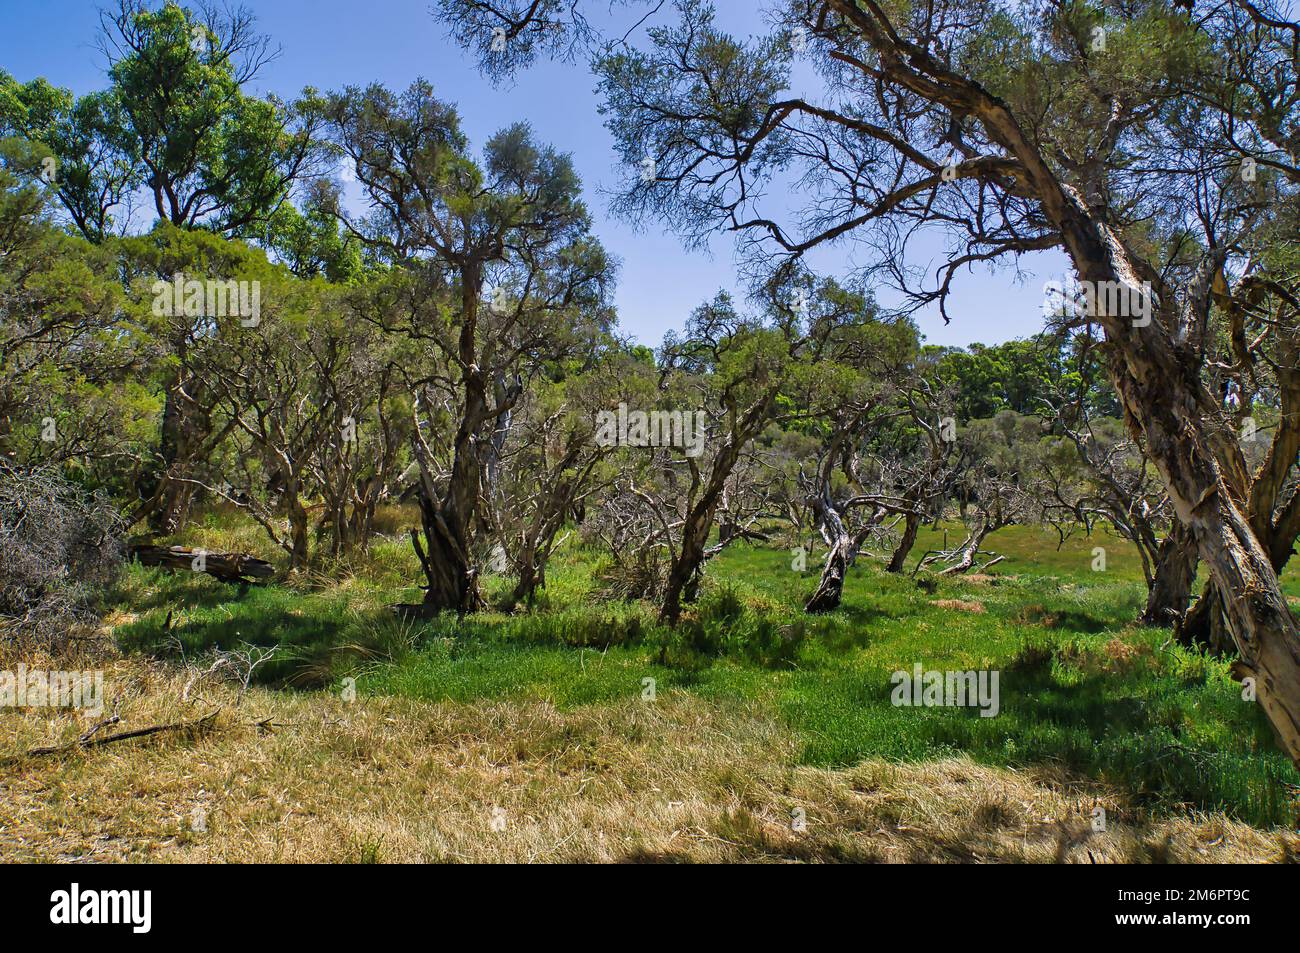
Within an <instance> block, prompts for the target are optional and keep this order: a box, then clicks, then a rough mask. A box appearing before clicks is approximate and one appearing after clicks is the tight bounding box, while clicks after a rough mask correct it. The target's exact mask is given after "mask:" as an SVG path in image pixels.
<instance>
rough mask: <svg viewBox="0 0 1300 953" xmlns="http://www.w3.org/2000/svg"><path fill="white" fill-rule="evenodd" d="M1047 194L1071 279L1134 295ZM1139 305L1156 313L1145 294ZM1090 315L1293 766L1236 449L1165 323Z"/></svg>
mask: <svg viewBox="0 0 1300 953" xmlns="http://www.w3.org/2000/svg"><path fill="white" fill-rule="evenodd" d="M1057 194H1058V196H1059V199H1060V202H1061V203H1062V205H1068V206H1069V207H1068V208H1059V207H1058V208H1052V207H1051V206H1052V205H1053V202H1052V201H1047V202H1045V205H1046V206H1047V207H1048V211H1049V215H1050V217H1051V218H1052V219H1053V220H1055V221H1057V222H1058V223H1059V225H1060V227H1061V230H1062V232H1063V235H1064V238H1065V244H1066V247H1067V249H1068V250H1069V252H1070V255H1071V258H1072V259H1073V261H1074V263H1075V267H1076V268H1077V270H1078V271H1079V274H1080V276H1081V278H1083V279H1084V280H1087V281H1092V282H1114V283H1117V284H1119V285H1121V286H1127V287H1130V288H1135V289H1136V288H1138V287H1140V286H1141V285H1142V282H1141V280H1140V279H1139V278H1138V272H1137V269H1136V268H1135V267H1134V266H1133V265H1132V263H1131V260H1130V259H1129V257H1128V253H1127V250H1126V249H1125V248H1124V247H1123V244H1122V243H1121V241H1120V239H1119V238H1118V237H1116V236H1115V235H1113V234H1111V233H1110V232H1109V231H1108V230H1106V229H1105V228H1104V226H1098V225H1096V224H1095V223H1094V222H1093V221H1092V220H1091V219H1090V218H1088V216H1087V213H1086V212H1084V211H1083V207H1084V206H1083V204H1082V202H1081V201H1080V200H1079V199H1078V198H1077V196H1071V197H1069V198H1067V196H1066V194H1065V192H1064V191H1063V190H1058V193H1057ZM1147 301H1148V303H1149V304H1151V307H1152V311H1155V310H1156V309H1155V306H1154V304H1153V303H1152V302H1151V296H1148V297H1147ZM1098 318H1099V320H1100V322H1101V324H1102V326H1103V327H1104V329H1105V332H1106V340H1107V350H1108V355H1107V356H1108V360H1107V372H1108V375H1109V376H1110V379H1111V383H1112V384H1113V385H1114V387H1115V391H1116V393H1117V394H1118V395H1119V398H1120V401H1121V402H1122V404H1123V407H1124V415H1125V421H1126V423H1127V424H1128V426H1129V429H1130V431H1131V432H1133V433H1134V436H1135V437H1140V438H1142V439H1143V440H1144V441H1145V445H1146V447H1147V452H1148V455H1149V456H1150V458H1151V460H1152V462H1153V463H1154V464H1155V465H1156V467H1157V469H1158V470H1159V471H1160V475H1161V477H1162V479H1163V482H1164V484H1165V486H1166V488H1167V489H1168V491H1169V495H1170V498H1171V499H1172V501H1173V504H1174V508H1175V510H1176V511H1177V513H1178V518H1179V520H1181V521H1182V523H1183V524H1184V525H1185V526H1186V527H1187V528H1188V529H1189V530H1190V531H1191V534H1192V536H1193V538H1194V539H1195V540H1196V545H1197V548H1198V550H1199V552H1200V556H1201V559H1202V560H1204V562H1205V564H1206V567H1207V568H1208V569H1209V571H1210V574H1211V576H1212V578H1213V579H1214V582H1215V584H1216V586H1217V587H1218V588H1219V591H1220V592H1224V593H1227V594H1229V598H1227V599H1225V600H1224V613H1225V619H1226V623H1227V627H1228V630H1229V632H1230V633H1231V635H1232V639H1233V642H1234V643H1235V645H1236V647H1237V653H1238V660H1237V662H1236V663H1235V664H1234V666H1233V673H1234V675H1235V676H1236V677H1237V678H1238V679H1246V678H1250V679H1253V682H1254V685H1255V689H1256V697H1257V699H1258V701H1259V704H1260V705H1261V707H1262V708H1263V709H1264V712H1265V714H1266V715H1267V717H1268V719H1269V721H1270V722H1271V724H1272V725H1273V728H1274V731H1275V733H1276V735H1277V738H1278V741H1279V743H1280V744H1281V746H1282V747H1283V749H1284V750H1285V751H1286V752H1287V754H1288V755H1289V756H1290V757H1291V759H1292V760H1293V761H1294V762H1296V763H1297V764H1300V635H1298V634H1297V630H1296V621H1295V619H1294V618H1293V617H1292V615H1291V611H1290V609H1288V607H1287V603H1286V597H1285V596H1284V595H1283V593H1282V588H1281V586H1280V584H1279V583H1278V578H1277V574H1276V573H1275V572H1274V570H1273V565H1272V562H1271V561H1270V559H1269V554H1268V553H1267V552H1266V550H1265V548H1264V547H1263V546H1261V545H1260V541H1259V539H1257V538H1256V536H1255V533H1254V531H1253V529H1252V527H1251V525H1250V520H1249V519H1248V517H1247V514H1246V509H1245V504H1244V501H1243V496H1244V492H1243V489H1244V487H1245V486H1246V484H1247V479H1246V474H1245V464H1244V461H1243V460H1242V458H1241V453H1240V448H1239V447H1238V446H1237V445H1236V443H1235V441H1234V440H1232V439H1230V437H1229V435H1225V434H1217V433H1215V432H1214V431H1213V430H1212V429H1211V428H1209V427H1207V426H1206V421H1210V420H1213V419H1214V412H1215V404H1214V401H1213V399H1212V398H1211V397H1210V395H1209V394H1208V393H1207V392H1206V390H1205V388H1204V385H1203V384H1202V383H1201V381H1200V377H1199V368H1197V367H1196V366H1195V362H1194V360H1193V359H1192V358H1191V357H1190V356H1188V355H1182V354H1181V353H1180V352H1179V351H1178V350H1177V348H1176V345H1175V343H1174V340H1173V335H1172V333H1171V331H1170V330H1169V328H1170V327H1171V326H1173V325H1174V324H1175V323H1176V322H1177V320H1178V318H1177V316H1176V315H1173V314H1170V313H1167V312H1164V313H1160V312H1157V313H1155V314H1153V315H1152V316H1151V319H1150V320H1149V321H1147V322H1146V323H1145V324H1138V323H1136V322H1135V321H1134V320H1133V319H1132V318H1131V317H1126V316H1122V315H1109V314H1100V315H1098ZM1225 467H1227V468H1228V469H1227V470H1226V471H1225Z"/></svg>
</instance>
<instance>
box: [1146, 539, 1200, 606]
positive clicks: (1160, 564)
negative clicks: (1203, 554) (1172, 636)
mask: <svg viewBox="0 0 1300 953" xmlns="http://www.w3.org/2000/svg"><path fill="white" fill-rule="evenodd" d="M1155 563H1156V566H1155V574H1154V576H1153V577H1152V579H1151V587H1150V589H1149V590H1148V592H1147V605H1146V609H1144V610H1143V612H1142V615H1141V616H1140V617H1139V619H1138V621H1139V622H1141V623H1142V624H1143V625H1156V626H1172V625H1175V624H1176V623H1177V622H1178V621H1179V620H1181V619H1182V618H1183V614H1184V613H1185V612H1186V611H1187V604H1188V603H1189V602H1190V601H1191V598H1192V583H1193V582H1194V581H1195V579H1196V563H1197V556H1196V541H1195V540H1193V539H1192V536H1191V533H1189V532H1188V531H1187V529H1186V528H1185V527H1184V526H1183V524H1182V523H1178V522H1175V523H1174V525H1173V527H1172V528H1171V529H1170V530H1169V534H1168V535H1167V536H1166V537H1165V538H1164V540H1163V541H1162V542H1161V543H1160V548H1159V549H1158V550H1157V551H1156V560H1155Z"/></svg>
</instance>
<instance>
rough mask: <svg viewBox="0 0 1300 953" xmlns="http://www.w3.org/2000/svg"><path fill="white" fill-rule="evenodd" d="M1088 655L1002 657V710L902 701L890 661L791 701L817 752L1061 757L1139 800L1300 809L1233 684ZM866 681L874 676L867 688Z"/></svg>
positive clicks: (1286, 772)
mask: <svg viewBox="0 0 1300 953" xmlns="http://www.w3.org/2000/svg"><path fill="white" fill-rule="evenodd" d="M1079 662H1080V659H1079V657H1078V655H1077V654H1075V655H1073V656H1070V657H1068V658H1067V660H1066V661H1063V660H1062V657H1061V655H1060V654H1059V650H1057V651H1053V650H1046V649H1043V648H1042V647H1037V646H1035V647H1030V648H1027V649H1026V650H1025V651H1024V653H1022V655H1021V656H1020V657H1017V658H1016V659H1013V660H1010V661H1009V663H1007V664H1004V665H1003V666H1002V667H1001V672H1000V679H999V686H998V688H999V692H998V694H999V709H998V712H997V714H996V716H994V717H981V714H980V710H979V709H978V708H977V707H906V706H898V707H896V706H894V705H893V704H892V703H891V694H892V687H891V685H890V684H889V675H888V673H885V672H879V673H859V674H858V677H857V678H854V679H851V680H850V679H840V680H837V684H834V685H830V686H822V688H823V690H822V692H821V693H820V697H818V696H817V695H815V694H814V693H813V692H812V691H810V690H804V691H802V692H800V693H799V694H798V695H794V696H792V697H791V699H789V702H788V703H787V704H786V705H785V706H784V707H785V710H786V713H787V716H788V717H789V718H790V720H791V721H792V722H793V723H794V724H795V726H796V727H798V728H800V729H801V730H803V731H804V732H805V733H806V735H807V736H808V738H809V740H808V742H807V744H806V746H805V750H804V760H805V761H807V762H809V763H813V764H818V765H827V766H841V765H848V764H853V763H856V762H857V761H859V760H861V759H862V758H864V757H892V758H897V759H899V760H923V759H926V758H930V757H934V756H936V755H941V754H945V753H950V752H953V751H961V752H965V753H967V754H969V755H970V756H971V757H973V758H975V759H977V760H980V761H982V762H984V763H986V764H993V765H999V766H1001V765H1020V766H1033V765H1052V766H1056V767H1064V768H1066V769H1068V770H1070V771H1072V772H1074V773H1077V774H1080V775H1082V776H1085V777H1088V778H1092V779H1095V780H1097V781H1100V782H1104V783H1110V784H1116V785H1119V786H1121V787H1123V788H1124V789H1126V790H1127V791H1130V792H1132V794H1133V796H1134V797H1135V799H1136V802H1137V803H1138V804H1140V805H1146V806H1150V807H1171V806H1174V805H1180V804H1190V805H1193V806H1195V807H1197V808H1199V809H1201V810H1207V811H1213V810H1222V811H1224V812H1226V813H1228V814H1229V815H1232V816H1236V817H1239V818H1241V819H1242V820H1245V821H1247V822H1250V823H1254V824H1260V825H1279V824H1280V825H1287V826H1292V825H1294V824H1296V823H1297V821H1298V820H1300V800H1298V799H1297V794H1298V793H1300V791H1298V790H1297V787H1296V786H1297V785H1300V773H1297V771H1296V769H1295V768H1294V767H1293V766H1292V765H1291V764H1290V763H1289V762H1288V761H1287V760H1286V758H1285V757H1283V756H1282V755H1281V753H1280V752H1278V751H1277V750H1276V748H1275V747H1274V746H1273V745H1272V744H1271V742H1270V740H1269V737H1268V735H1269V731H1268V726H1267V723H1266V722H1265V720H1264V718H1263V716H1262V714H1261V713H1260V712H1259V711H1258V709H1257V707H1256V706H1247V705H1245V704H1235V703H1234V701H1233V698H1232V693H1233V692H1234V688H1232V687H1230V686H1227V685H1224V684H1223V683H1222V682H1220V681H1207V680H1204V679H1202V680H1201V681H1200V683H1196V682H1195V681H1194V680H1189V678H1188V677H1187V674H1186V672H1185V671H1184V670H1183V669H1180V668H1178V667H1177V666H1171V665H1167V664H1165V663H1163V662H1161V661H1159V660H1156V659H1154V658H1152V657H1150V656H1147V657H1145V658H1143V659H1139V660H1137V662H1135V663H1132V664H1130V665H1129V667H1127V668H1121V669H1119V670H1105V669H1099V668H1096V666H1095V664H1094V666H1093V669H1092V670H1086V669H1085V668H1081V667H1079ZM1095 662H1096V660H1095V659H1093V660H1091V661H1090V664H1092V663H1095ZM823 677H824V676H823ZM864 680H865V681H866V682H867V683H868V684H872V683H874V684H872V687H871V688H870V689H868V690H866V691H864V690H863V688H864ZM826 695H830V696H832V697H833V698H834V701H833V702H831V703H829V704H828V700H827V698H826ZM814 699H815V700H816V702H817V703H819V705H820V708H819V709H818V708H814V707H813V702H814ZM1207 714H1209V715H1212V716H1213V719H1214V720H1217V721H1219V722H1220V723H1221V724H1220V725H1219V726H1218V727H1219V728H1220V729H1221V730H1220V731H1219V733H1218V734H1217V735H1216V734H1214V733H1213V732H1212V731H1207V730H1206V729H1205V727H1204V723H1205V722H1206V718H1207ZM1198 723H1199V724H1198Z"/></svg>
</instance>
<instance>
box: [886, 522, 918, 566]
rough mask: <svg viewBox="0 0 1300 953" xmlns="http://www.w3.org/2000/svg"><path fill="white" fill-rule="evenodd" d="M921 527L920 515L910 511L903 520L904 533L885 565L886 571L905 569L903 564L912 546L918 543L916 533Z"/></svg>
mask: <svg viewBox="0 0 1300 953" xmlns="http://www.w3.org/2000/svg"><path fill="white" fill-rule="evenodd" d="M920 528H921V517H920V515H918V514H916V513H908V514H907V517H906V518H905V520H904V522H903V535H902V537H901V538H900V539H899V541H898V546H897V547H896V548H895V549H894V555H892V556H890V557H889V565H888V566H886V567H885V572H902V571H903V565H904V563H906V562H907V557H908V555H909V554H910V553H911V552H912V547H913V546H915V545H916V534H917V532H918V531H919V530H920Z"/></svg>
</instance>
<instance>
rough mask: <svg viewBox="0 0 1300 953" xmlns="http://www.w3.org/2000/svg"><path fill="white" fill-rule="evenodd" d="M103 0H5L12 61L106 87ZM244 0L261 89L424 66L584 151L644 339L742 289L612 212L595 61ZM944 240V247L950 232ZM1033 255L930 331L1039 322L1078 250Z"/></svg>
mask: <svg viewBox="0 0 1300 953" xmlns="http://www.w3.org/2000/svg"><path fill="white" fill-rule="evenodd" d="M99 5H100V4H98V3H96V2H94V0H38V2H32V0H0V24H3V31H2V32H0V68H3V69H5V70H7V71H8V72H9V73H10V74H12V75H13V76H15V77H16V78H17V79H18V80H20V81H24V82H25V81H27V80H29V79H33V78H35V77H36V76H45V77H46V78H47V79H49V80H50V81H51V82H53V83H55V84H57V85H60V86H67V87H69V88H71V89H72V90H74V91H75V92H77V93H84V92H87V91H89V90H92V89H98V88H102V87H103V86H104V85H106V79H105V76H104V62H103V58H102V56H101V54H100V53H99V52H98V51H97V50H96V48H95V38H96V36H97V31H98V13H97V8H98V6H99ZM244 5H245V6H247V7H248V8H250V9H251V10H253V11H254V12H255V13H256V15H257V17H258V25H259V28H260V30H261V31H262V32H265V33H269V34H270V35H271V37H272V38H273V40H274V41H275V42H276V43H278V44H279V45H280V46H281V47H282V52H281V55H280V56H279V58H277V59H276V60H275V61H274V62H272V63H270V64H269V65H268V66H267V67H266V68H265V69H264V70H263V71H262V73H261V75H260V76H259V77H258V79H257V80H256V81H255V82H254V84H253V89H254V90H256V91H258V92H269V91H275V92H278V93H280V94H281V95H283V96H286V97H288V96H291V95H292V94H293V93H295V92H297V91H298V90H300V89H301V88H302V87H303V86H306V85H313V86H316V87H317V88H319V89H322V90H326V89H336V88H339V87H342V86H347V85H365V84H367V83H370V82H375V81H378V82H381V83H384V84H386V85H388V86H390V87H393V88H399V89H400V88H402V87H405V86H406V85H407V84H408V83H410V82H411V80H413V79H415V78H416V77H417V76H423V77H424V78H425V79H427V80H429V81H430V82H431V83H432V84H433V86H434V88H435V90H437V92H438V95H439V96H440V97H441V98H443V99H445V100H449V101H451V102H454V103H456V104H457V106H458V107H459V109H460V112H461V115H462V120H463V124H464V128H465V132H466V133H467V134H468V135H469V137H470V139H471V141H472V142H473V143H474V144H475V146H479V145H481V144H482V143H483V142H484V141H485V140H486V139H487V137H488V136H489V135H491V134H492V133H493V132H495V131H496V130H497V129H499V128H501V127H502V126H505V125H508V124H510V123H512V122H516V121H519V120H526V121H528V122H530V123H531V124H532V126H533V128H534V129H535V131H536V133H537V135H538V138H539V139H540V140H541V141H543V142H549V143H551V144H553V145H555V146H556V147H558V148H560V149H562V150H564V151H566V152H570V153H572V154H573V157H574V161H575V164H576V165H577V167H578V170H579V172H580V173H581V175H582V179H583V183H584V185H585V187H586V190H587V197H588V204H589V205H590V206H591V210H592V213H593V215H594V217H595V220H596V227H595V231H596V234H597V235H599V236H600V238H601V240H602V241H603V242H604V243H605V245H606V247H607V248H609V249H610V250H611V251H612V252H613V253H614V254H615V255H617V256H618V257H619V258H620V259H622V262H623V267H622V273H621V277H620V280H619V287H618V291H617V296H616V301H617V305H618V310H619V322H620V325H621V326H622V328H623V329H624V331H625V332H627V333H630V334H632V335H633V336H635V337H636V338H637V339H638V340H640V341H641V342H643V343H645V344H650V345H656V344H658V343H659V342H660V340H661V339H662V337H663V334H664V332H665V331H666V330H668V329H670V328H680V327H681V326H682V324H683V322H684V321H685V319H686V316H687V315H688V314H689V313H690V311H691V309H692V308H694V307H695V306H696V305H697V304H699V303H700V302H702V301H704V300H707V299H708V298H711V297H712V296H713V295H714V294H715V293H716V292H717V290H718V289H719V288H720V287H723V288H729V289H733V290H734V288H735V286H736V280H735V266H734V261H733V258H732V245H731V241H730V239H729V238H725V237H723V238H719V239H718V240H717V241H715V242H714V247H713V254H712V256H706V255H703V254H700V253H698V252H696V253H692V252H687V251H686V250H684V249H683V248H682V246H681V243H680V242H679V241H678V240H677V238H676V237H675V236H673V235H671V234H665V233H663V232H662V231H661V230H659V229H657V228H648V229H645V230H643V231H641V232H639V233H638V232H636V231H634V230H633V229H632V228H631V227H630V226H628V225H627V224H626V223H624V222H621V221H619V220H617V219H614V218H612V217H611V216H610V215H609V214H608V210H607V207H606V199H605V197H604V196H603V195H601V194H600V189H601V188H602V187H611V186H613V185H614V184H615V182H616V181H617V172H616V169H615V164H616V162H617V158H616V156H615V154H614V150H613V142H612V139H611V137H610V135H609V133H608V132H607V131H606V130H605V128H604V126H603V125H602V123H601V118H600V116H599V115H598V114H597V111H596V109H597V105H598V100H597V97H596V95H595V94H594V91H593V88H594V86H595V82H594V80H593V78H592V76H591V74H590V73H589V72H588V71H587V69H586V68H585V67H584V66H582V65H567V64H555V63H541V64H538V65H537V66H535V67H533V68H532V69H530V70H529V71H528V72H526V73H524V74H523V75H521V76H520V77H519V79H518V81H517V82H516V83H515V84H514V85H513V86H510V87H502V88H494V87H493V86H492V84H491V83H489V82H487V81H486V80H484V79H483V78H482V77H481V76H480V75H479V73H478V71H477V69H476V68H475V66H474V64H473V62H472V61H471V60H470V59H469V58H468V57H467V56H466V55H465V54H464V53H462V52H461V50H460V49H459V48H458V47H456V46H455V45H454V44H452V43H451V42H450V41H448V39H447V38H446V36H445V33H444V30H443V28H442V26H441V25H440V24H439V23H438V22H437V21H436V20H435V19H434V18H433V16H432V15H431V14H430V12H429V7H430V3H429V0H244ZM597 5H598V6H601V7H603V6H604V4H593V6H597ZM718 9H719V21H720V23H721V24H722V25H723V26H725V27H727V28H729V29H732V30H733V31H734V32H736V33H739V34H749V33H759V32H766V30H765V25H764V23H763V20H762V17H761V14H760V12H759V11H758V9H757V7H756V5H755V4H754V3H752V2H750V0H720V2H719V3H718ZM353 188H355V186H353ZM932 247H933V251H934V253H935V254H936V255H937V254H938V252H939V247H938V245H934V246H932ZM854 261H855V257H854V249H853V247H852V245H851V244H849V245H845V246H843V247H842V248H839V249H836V250H835V251H834V252H832V253H831V254H829V255H823V256H820V257H819V259H818V260H817V261H816V264H817V266H818V267H820V268H823V269H825V270H826V271H828V272H830V273H836V272H844V271H847V270H848V268H849V267H850V266H851V264H852V263H853V262H854ZM925 263H926V262H924V261H918V262H915V263H914V264H925ZM1022 267H1025V268H1030V269H1033V273H1031V274H1029V275H1027V276H1026V277H1024V278H1023V280H1022V281H1021V282H1019V283H1017V281H1016V280H1015V278H1014V276H1013V275H1012V274H1011V273H1010V272H1007V271H1002V272H997V273H992V274H991V273H989V272H988V271H987V270H983V269H981V270H977V271H975V272H963V273H962V274H961V275H960V276H959V278H958V279H957V281H956V282H955V285H954V294H953V296H952V298H951V299H950V301H949V305H948V311H949V314H950V315H952V319H953V320H952V323H951V324H950V325H948V326H946V327H945V326H944V324H943V322H942V321H941V320H940V319H939V318H938V316H937V314H926V313H923V314H921V315H920V316H919V317H918V323H919V325H920V327H921V330H922V331H923V332H924V333H925V335H926V337H927V339H928V340H929V341H930V342H932V343H936V344H967V343H970V342H972V341H983V342H986V343H997V342H1001V341H1005V340H1008V339H1011V338H1015V337H1024V336H1027V335H1029V334H1033V333H1034V332H1036V331H1038V330H1039V329H1040V328H1041V326H1042V316H1041V311H1040V303H1041V301H1042V291H1041V289H1042V285H1043V283H1044V282H1045V281H1046V280H1048V279H1049V278H1053V277H1057V278H1059V277H1060V276H1061V274H1062V272H1063V269H1064V268H1065V259H1064V258H1063V257H1062V256H1059V255H1055V254H1052V255H1039V256H1036V257H1034V258H1028V257H1027V258H1025V259H1023V260H1022ZM877 295H878V297H879V298H880V300H881V301H882V302H883V303H884V304H886V305H888V304H891V303H893V302H895V301H896V300H897V299H896V297H895V296H894V295H892V294H891V293H890V292H889V291H888V290H886V289H880V290H879V291H878V292H877Z"/></svg>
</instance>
